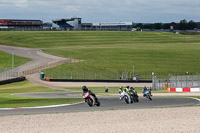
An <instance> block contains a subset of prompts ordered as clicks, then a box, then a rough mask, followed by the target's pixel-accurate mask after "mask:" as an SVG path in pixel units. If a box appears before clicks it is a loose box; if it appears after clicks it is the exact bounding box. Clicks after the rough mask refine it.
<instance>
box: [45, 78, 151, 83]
mask: <svg viewBox="0 0 200 133" xmlns="http://www.w3.org/2000/svg"><path fill="white" fill-rule="evenodd" d="M45 81H48V82H119V83H152V80H139V81H136V80H89V79H85V80H84V79H49V78H46V79H45Z"/></svg>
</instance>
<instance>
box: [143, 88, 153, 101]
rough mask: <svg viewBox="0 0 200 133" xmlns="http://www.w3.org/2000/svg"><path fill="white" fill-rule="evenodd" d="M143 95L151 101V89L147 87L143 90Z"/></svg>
mask: <svg viewBox="0 0 200 133" xmlns="http://www.w3.org/2000/svg"><path fill="white" fill-rule="evenodd" d="M144 97H146V98H148V99H149V100H150V101H152V95H151V91H150V90H149V89H147V90H146V91H145V92H144Z"/></svg>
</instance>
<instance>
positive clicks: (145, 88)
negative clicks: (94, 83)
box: [142, 86, 147, 97]
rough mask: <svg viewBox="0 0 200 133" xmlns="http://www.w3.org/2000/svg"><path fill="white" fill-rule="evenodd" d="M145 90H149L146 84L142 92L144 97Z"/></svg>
mask: <svg viewBox="0 0 200 133" xmlns="http://www.w3.org/2000/svg"><path fill="white" fill-rule="evenodd" d="M145 91H147V87H146V86H144V88H143V90H142V92H143V97H144V96H145V94H144V93H145Z"/></svg>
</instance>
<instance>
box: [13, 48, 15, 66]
mask: <svg viewBox="0 0 200 133" xmlns="http://www.w3.org/2000/svg"><path fill="white" fill-rule="evenodd" d="M14 65H15V53H14V50H12V69H13V68H14Z"/></svg>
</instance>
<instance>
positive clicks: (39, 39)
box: [0, 31, 200, 76]
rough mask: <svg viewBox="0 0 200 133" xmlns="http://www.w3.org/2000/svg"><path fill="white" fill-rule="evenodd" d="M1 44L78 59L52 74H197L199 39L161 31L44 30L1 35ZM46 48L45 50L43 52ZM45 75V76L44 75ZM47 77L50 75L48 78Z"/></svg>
mask: <svg viewBox="0 0 200 133" xmlns="http://www.w3.org/2000/svg"><path fill="white" fill-rule="evenodd" d="M0 37H1V40H0V44H1V45H12V46H21V47H29V48H30V47H32V48H38V47H39V48H44V49H45V52H47V53H50V54H53V55H57V56H61V57H66V58H73V59H78V60H83V61H82V62H80V63H73V64H64V65H61V66H59V67H56V68H52V69H49V70H48V71H49V72H52V71H70V72H74V73H76V72H79V73H81V72H86V73H88V72H96V73H102V72H104V73H105V72H107V73H111V74H113V73H116V72H122V71H129V72H132V69H133V65H134V69H135V73H140V72H148V73H149V76H150V74H151V72H168V73H173V72H184V73H185V72H200V69H199V66H200V58H199V56H200V52H199V51H200V38H199V37H196V36H187V35H180V34H173V33H163V32H120V31H118V32H117V31H112V32H111V31H52V32H49V31H43V32H41V31H40V32H35V31H34V32H32V31H30V32H21V31H15V32H0ZM46 48H47V49H46ZM46 76H47V75H46ZM48 76H50V74H49V75H48Z"/></svg>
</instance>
